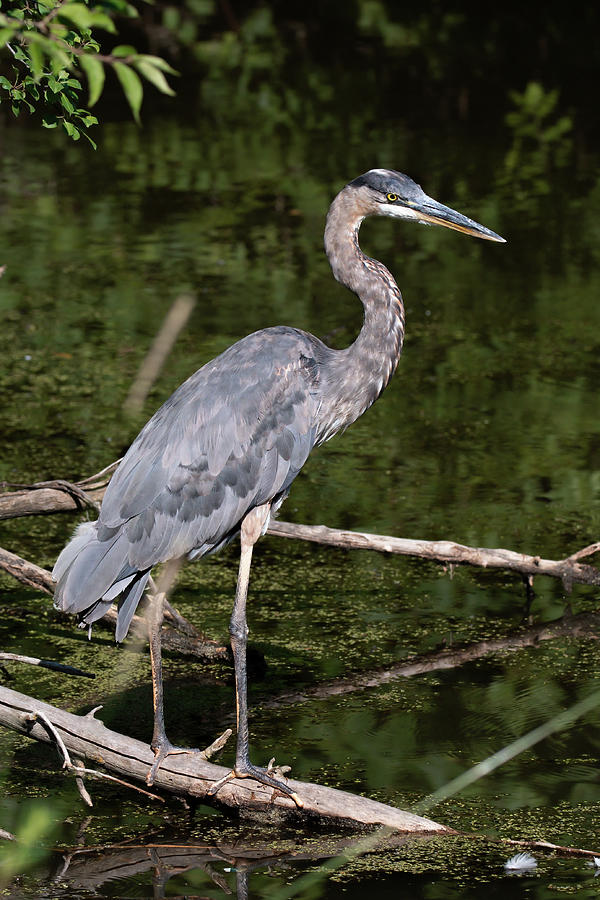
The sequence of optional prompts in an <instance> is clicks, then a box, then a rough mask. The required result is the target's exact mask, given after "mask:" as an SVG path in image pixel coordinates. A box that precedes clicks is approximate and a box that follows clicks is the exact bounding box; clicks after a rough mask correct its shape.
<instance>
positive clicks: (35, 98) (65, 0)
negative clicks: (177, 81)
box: [0, 0, 175, 147]
mask: <svg viewBox="0 0 600 900" xmlns="http://www.w3.org/2000/svg"><path fill="white" fill-rule="evenodd" d="M117 16H127V17H129V18H131V17H135V16H137V11H136V9H135V8H134V7H133V6H131V4H129V3H127V2H125V0H100V2H93V0H82V2H69V0H28V2H27V0H26V2H21V3H10V2H8V3H7V2H3V0H0V58H1V60H2V67H1V69H0V102H2V101H3V100H5V101H8V102H10V104H11V107H12V111H13V113H14V115H15V116H18V115H19V114H20V113H21V111H22V110H23V109H25V110H27V111H28V112H30V113H35V112H37V111H39V112H40V113H41V115H42V122H43V125H44V126H45V127H46V128H56V127H58V126H62V127H63V128H64V129H65V131H66V132H67V134H68V135H69V136H70V137H71V138H73V140H76V141H77V140H79V138H80V137H81V136H82V135H83V136H84V137H86V138H87V139H88V140H89V141H90V143H91V144H92V146H94V147H95V146H96V145H95V143H94V141H93V140H92V139H91V138H90V136H89V134H88V131H87V130H88V128H89V127H90V126H92V125H96V124H97V123H98V120H97V118H96V116H94V115H92V113H90V112H89V109H85V108H83V106H82V94H83V85H82V81H83V79H82V78H81V75H84V76H85V79H86V80H87V87H88V101H87V105H88V107H90V108H91V107H93V106H94V104H95V103H97V101H98V99H99V98H100V96H101V94H102V91H103V89H104V79H105V75H106V69H107V67H109V68H112V69H113V70H114V72H115V74H116V76H117V78H118V80H119V82H120V85H121V88H122V90H123V93H124V95H125V97H126V98H127V102H128V103H129V106H130V107H131V111H132V114H133V116H134V118H135V120H136V121H138V122H139V114H140V108H141V105H142V99H143V95H144V87H143V81H142V79H145V80H146V81H149V82H150V83H151V84H153V85H154V87H156V88H157V89H158V90H159V91H161V93H163V94H171V95H172V94H173V93H174V91H173V90H172V89H171V87H170V86H169V83H168V81H167V79H166V74H175V70H174V69H172V68H171V66H170V65H169V64H168V63H167V62H165V60H164V59H161V58H160V57H158V56H152V55H149V54H143V53H138V52H137V50H136V49H135V48H134V47H130V46H124V45H118V46H115V47H113V48H112V50H111V51H110V53H105V52H101V51H102V47H101V44H100V42H99V40H98V39H97V38H96V33H97V32H104V37H105V36H106V33H109V34H115V33H116V31H117V29H116V26H115V23H114V18H115V17H117Z"/></svg>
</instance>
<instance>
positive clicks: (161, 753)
mask: <svg viewBox="0 0 600 900" xmlns="http://www.w3.org/2000/svg"><path fill="white" fill-rule="evenodd" d="M150 746H151V747H152V750H153V751H154V762H153V763H152V765H151V767H150V771H149V772H148V774H147V775H146V784H148V785H152V784H154V779H155V778H156V773H157V772H158V770H159V769H160V767H161V766H162V764H163V762H164V761H165V759H166V758H167V756H179V755H181V754H182V753H200V754H201V755H202V754H203V751H202V750H198V748H197V747H174V746H173V744H172V743H171V741H170V740H168V738H166V737H165V738H163V739H162V740H161V741H159V742H157V743H156V744H155V743H154V742H152V744H151V745H150Z"/></svg>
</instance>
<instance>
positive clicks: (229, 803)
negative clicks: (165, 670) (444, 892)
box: [0, 687, 455, 834]
mask: <svg viewBox="0 0 600 900" xmlns="http://www.w3.org/2000/svg"><path fill="white" fill-rule="evenodd" d="M40 719H42V721H40ZM45 722H46V724H45ZM47 722H50V723H51V728H50V729H49V728H48V727H47ZM0 724H2V725H4V726H6V727H7V728H11V729H12V730H14V731H18V732H20V733H21V734H26V735H28V736H29V737H31V738H33V739H35V740H38V741H43V742H45V743H53V742H55V741H56V740H57V737H56V736H57V735H58V736H60V741H61V742H62V745H63V746H64V748H65V749H66V750H67V751H68V753H70V754H73V755H75V756H77V757H81V758H83V759H90V760H92V761H93V762H94V763H96V764H100V765H102V766H103V767H104V768H105V769H106V770H107V771H108V772H109V773H111V774H112V775H114V776H116V777H118V778H126V779H127V780H129V781H133V782H138V783H140V784H142V785H143V786H144V787H145V786H146V776H147V774H148V771H149V770H150V767H151V765H152V763H153V761H154V754H153V752H152V750H151V749H150V745H149V744H143V743H142V742H141V741H137V740H134V739H133V738H129V737H126V736H125V735H122V734H119V733H117V732H115V731H111V730H110V729H108V728H106V727H105V726H104V725H103V724H102V722H100V721H98V720H97V719H95V718H94V717H93V716H75V715H72V714H71V713H67V712H64V711H63V710H60V709H57V708H56V707H53V706H50V705H49V704H48V703H42V702H41V701H39V700H36V699H34V698H33V697H28V696H26V695H25V694H19V693H17V692H16V691H12V690H10V689H9V688H5V687H0ZM63 757H64V753H63ZM80 771H81V770H80ZM228 771H229V770H228V769H225V768H224V767H223V766H217V765H214V764H213V763H210V762H208V761H207V760H205V759H204V758H203V757H202V756H201V754H199V753H195V754H190V755H187V754H186V755H181V756H170V757H168V758H167V759H166V760H165V761H164V762H163V763H162V764H161V766H160V768H159V769H158V771H157V773H156V777H155V781H154V788H155V789H156V790H160V791H164V792H167V793H170V794H174V795H176V796H180V797H186V798H188V799H190V798H192V799H198V800H202V802H210V803H211V804H214V805H215V806H217V807H219V808H221V809H223V810H227V811H229V812H236V811H240V810H243V811H244V814H245V815H249V814H250V815H253V816H254V817H256V818H260V819H267V820H271V821H273V820H275V821H279V820H281V819H282V818H292V819H293V820H295V821H300V820H301V819H306V818H308V819H310V820H312V821H315V820H317V819H318V820H321V821H324V822H329V823H335V824H337V825H339V824H341V823H343V824H348V825H352V826H354V827H361V826H364V825H387V826H388V827H390V828H393V829H394V830H396V831H401V832H407V833H408V832H410V833H411V832H419V833H438V834H454V833H455V832H453V831H452V829H449V828H446V827H445V826H444V825H440V824H439V823H437V822H433V821H432V820H431V819H426V818H423V817H421V816H415V815H413V814H412V813H409V812H404V811H403V810H400V809H396V808H395V807H391V806H386V805H385V804H383V803H378V802H377V801H375V800H369V799H367V798H365V797H358V796H355V795H353V794H349V793H347V792H345V791H337V790H334V789H333V788H328V787H323V786H321V785H318V784H310V783H308V782H302V781H292V780H289V781H288V784H289V785H290V787H292V788H293V790H294V791H296V793H297V794H298V795H299V796H301V797H302V800H303V801H304V809H302V810H300V809H298V807H297V806H296V804H295V803H294V801H293V800H292V799H291V798H290V797H287V796H286V795H284V794H278V792H277V791H276V790H273V789H272V788H267V787H265V785H262V784H259V783H258V782H255V781H253V780H252V779H250V778H248V779H238V780H234V781H231V782H228V783H227V784H224V785H223V787H222V788H221V789H220V791H219V793H218V794H217V796H216V797H215V798H208V797H207V792H208V790H209V788H210V787H211V785H212V784H213V783H214V782H215V781H217V780H218V779H220V778H222V777H223V776H224V775H226V774H227V772H228Z"/></svg>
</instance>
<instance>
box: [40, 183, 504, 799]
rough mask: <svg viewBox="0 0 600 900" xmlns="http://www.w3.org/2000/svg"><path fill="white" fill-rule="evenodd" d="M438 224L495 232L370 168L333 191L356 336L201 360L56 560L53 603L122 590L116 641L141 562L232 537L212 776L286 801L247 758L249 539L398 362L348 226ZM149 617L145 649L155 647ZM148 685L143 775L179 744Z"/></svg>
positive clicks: (395, 343)
mask: <svg viewBox="0 0 600 900" xmlns="http://www.w3.org/2000/svg"><path fill="white" fill-rule="evenodd" d="M373 215H374V216H392V217H394V218H398V219H411V220H413V221H415V222H422V223H427V224H434V225H444V226H446V227H447V228H453V229H455V230H457V231H462V232H464V233H465V234H470V235H474V236H475V237H480V238H485V239H487V240H490V241H503V238H501V237H500V236H499V235H497V234H495V233H494V232H493V231H490V230H489V229H487V228H484V227H483V226H482V225H479V224H478V223H477V222H473V221H472V220H471V219H468V218H467V217H466V216H463V215H461V214H460V213H457V212H455V211H454V210H452V209H450V208H448V207H447V206H443V205H442V204H440V203H438V202H437V201H435V200H433V199H432V198H431V197H428V196H427V195H426V194H425V193H424V192H423V191H422V190H421V188H420V187H419V185H417V184H415V182H414V181H412V180H411V179H410V178H408V177H407V176H406V175H403V174H401V173H400V172H394V171H391V170H388V169H371V170H370V171H369V172H367V173H366V174H365V175H361V176H360V177H359V178H356V179H355V180H354V181H351V182H350V183H349V184H347V185H346V187H344V188H343V190H341V191H340V193H339V194H338V195H337V197H336V198H335V199H334V201H333V203H332V204H331V207H330V209H329V214H328V216H327V225H326V228H325V252H326V253H327V256H328V258H329V262H330V265H331V268H332V270H333V274H334V276H335V278H336V279H337V280H338V281H339V282H341V283H342V284H344V285H345V286H346V287H348V288H349V289H350V290H351V291H353V292H354V293H355V294H357V295H358V297H359V298H360V300H361V301H362V304H363V307H364V323H363V326H362V329H361V331H360V334H359V335H358V337H357V339H356V340H355V341H354V343H353V344H352V345H351V346H350V347H348V348H347V349H345V350H332V349H331V348H329V347H327V346H326V345H325V344H324V343H323V342H322V341H320V340H319V339H318V338H316V337H313V335H311V334H307V332H305V331H301V330H300V329H298V328H287V327H282V326H280V327H275V328H266V329H264V330H262V331H257V332H255V333H254V334H251V335H248V337H245V338H243V339H242V340H241V341H238V343H236V344H234V345H233V346H232V347H229V349H228V350H225V352H224V353H222V354H221V355H220V356H218V357H217V358H216V359H213V360H212V361H211V362H209V363H207V364H206V365H205V366H203V367H202V368H201V369H199V370H198V371H197V372H196V373H195V374H194V375H192V376H191V378H188V380H187V381H186V382H184V384H182V385H181V387H179V388H178V389H177V390H176V391H175V393H174V394H173V395H172V396H171V397H169V399H168V400H167V401H166V403H164V404H163V406H161V408H160V409H159V410H158V412H157V413H155V415H154V416H153V417H152V418H151V419H150V421H149V422H148V423H147V425H146V426H145V427H144V428H143V429H142V431H141V432H140V434H139V435H138V437H137V438H136V439H135V441H134V442H133V444H132V445H131V447H130V448H129V451H128V452H127V454H126V455H125V457H124V459H123V461H122V462H121V464H120V466H119V468H118V469H117V471H116V473H115V475H114V476H113V478H112V480H111V482H110V484H109V486H108V489H107V491H106V494H105V497H104V501H103V503H102V508H101V510H100V514H99V517H98V520H97V522H93V523H88V524H87V525H85V526H80V528H79V529H78V530H77V532H76V533H75V536H74V537H73V539H72V540H71V542H70V543H69V544H68V545H67V546H66V547H65V549H64V550H63V551H62V553H61V554H60V556H59V558H58V560H57V562H56V565H55V567H54V572H53V575H54V578H55V579H56V580H57V581H58V585H57V588H56V595H55V598H56V599H55V605H56V606H57V607H58V608H59V609H62V610H65V611H67V612H71V613H77V614H78V615H79V617H80V619H81V620H82V621H83V622H84V623H91V622H94V621H95V620H96V619H99V618H100V617H101V616H103V615H104V613H105V612H106V611H107V610H108V609H109V607H110V606H111V604H112V603H113V601H114V600H117V598H119V602H118V619H117V628H116V639H117V641H122V640H123V638H124V637H125V635H126V634H127V630H128V628H129V625H130V622H131V618H132V616H133V614H134V612H135V609H136V607H137V605H138V602H139V600H140V598H141V596H142V593H143V591H144V588H145V586H146V584H147V582H148V578H149V576H150V571H151V569H152V567H153V566H154V565H156V564H157V563H160V562H165V561H166V560H170V559H174V558H181V557H184V556H187V557H188V558H189V559H197V558H199V557H201V556H204V555H205V554H207V553H214V552H215V551H217V550H219V549H220V548H221V547H223V546H224V545H225V544H227V543H228V542H229V541H230V540H231V539H232V538H234V537H235V536H236V535H238V534H240V535H241V556H240V564H239V574H238V583H237V590H236V596H235V602H234V607H233V614H232V616H231V622H230V629H229V630H230V633H231V645H232V649H233V656H234V665H235V683H236V700H237V748H236V759H235V767H234V769H233V770H232V772H231V773H230V774H229V775H228V776H227V777H226V779H221V781H220V782H217V783H216V784H215V785H213V787H212V789H211V792H212V793H216V790H218V788H219V787H220V785H221V784H222V783H223V781H225V780H227V779H229V778H235V777H252V778H255V779H256V780H257V781H259V782H262V783H263V784H266V785H270V786H272V787H274V788H277V789H279V790H280V791H283V793H285V794H288V795H290V796H293V797H294V800H295V801H296V802H297V803H298V805H301V801H300V799H299V798H298V797H296V796H295V795H294V794H293V792H292V791H291V789H290V788H289V787H288V786H287V785H286V784H285V783H284V782H282V781H280V780H279V779H277V778H274V777H273V773H272V770H271V769H267V770H265V769H260V768H258V767H256V766H254V765H252V763H251V762H250V758H249V752H248V714H247V697H246V641H247V634H248V628H247V624H246V595H247V590H248V579H249V574H250V563H251V558H252V548H253V546H254V544H255V542H256V541H257V539H258V538H259V537H260V535H261V534H264V532H265V531H266V529H267V526H268V523H269V516H270V515H273V514H274V513H275V512H276V511H277V510H278V509H279V507H280V506H281V504H282V503H283V501H284V500H285V498H286V497H287V495H288V492H289V490H290V486H291V484H292V481H293V480H294V478H295V477H296V475H297V474H298V472H299V471H300V469H301V468H302V466H303V465H304V463H305V462H306V459H307V457H308V455H309V453H310V451H311V450H312V449H313V447H315V446H316V445H318V444H322V443H323V442H324V441H326V440H328V439H329V438H331V437H333V435H334V434H336V433H337V432H338V431H341V430H343V429H344V428H346V427H347V426H348V425H350V424H351V423H352V422H354V421H355V420H356V419H357V418H358V417H359V416H360V415H361V414H362V413H363V412H365V410H366V409H368V407H369V406H371V404H372V403H374V402H375V400H376V399H377V398H378V397H379V395H380V394H381V392H382V391H383V389H384V388H385V387H386V385H387V384H388V382H389V380H390V378H391V376H392V374H393V372H394V370H395V368H396V365H397V363H398V360H399V358H400V353H401V351H402V341H403V337H404V308H403V305H402V297H401V295H400V291H399V290H398V287H397V285H396V282H395V281H394V279H393V277H392V275H391V274H390V272H389V271H388V270H387V269H386V267H385V266H384V265H382V263H380V262H378V261H377V260H375V259H370V258H369V257H368V256H366V255H365V254H364V253H363V252H362V250H361V249H360V247H359V244H358V231H359V228H360V225H361V223H362V221H363V219H364V218H365V217H366V216H373ZM160 618H161V617H159V621H158V622H157V624H156V625H155V627H154V628H153V629H152V630H151V640H150V646H151V651H152V649H153V647H154V649H155V650H156V648H157V647H159V641H160V637H159V632H160ZM153 682H154V688H155V709H154V713H155V715H154V731H153V736H152V743H151V746H152V749H153V750H154V753H155V762H154V765H153V767H152V770H151V772H150V774H149V780H150V781H151V780H152V779H153V777H154V774H155V772H156V769H157V767H158V766H159V765H160V763H161V761H162V759H163V758H164V757H165V756H166V755H167V754H169V753H171V752H176V751H177V750H178V748H173V747H172V746H171V745H170V743H169V741H168V740H167V737H166V734H165V728H164V716H163V704H162V680H161V675H160V670H158V672H157V671H156V669H155V667H154V666H153Z"/></svg>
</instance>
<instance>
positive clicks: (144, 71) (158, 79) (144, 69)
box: [133, 57, 175, 97]
mask: <svg viewBox="0 0 600 900" xmlns="http://www.w3.org/2000/svg"><path fill="white" fill-rule="evenodd" d="M133 65H134V66H135V67H136V69H137V70H138V72H139V73H140V75H143V76H144V78H146V79H147V80H148V81H149V82H150V83H151V84H153V85H154V87H155V88H158V90H159V91H160V92H161V94H169V95H170V96H171V97H174V96H175V91H174V90H173V89H172V88H171V86H170V85H169V82H168V81H167V79H166V78H165V76H164V75H163V73H162V72H161V71H160V69H156V68H155V67H154V66H153V65H152V63H150V62H148V60H147V59H145V58H144V57H138V58H137V59H134V60H133Z"/></svg>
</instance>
